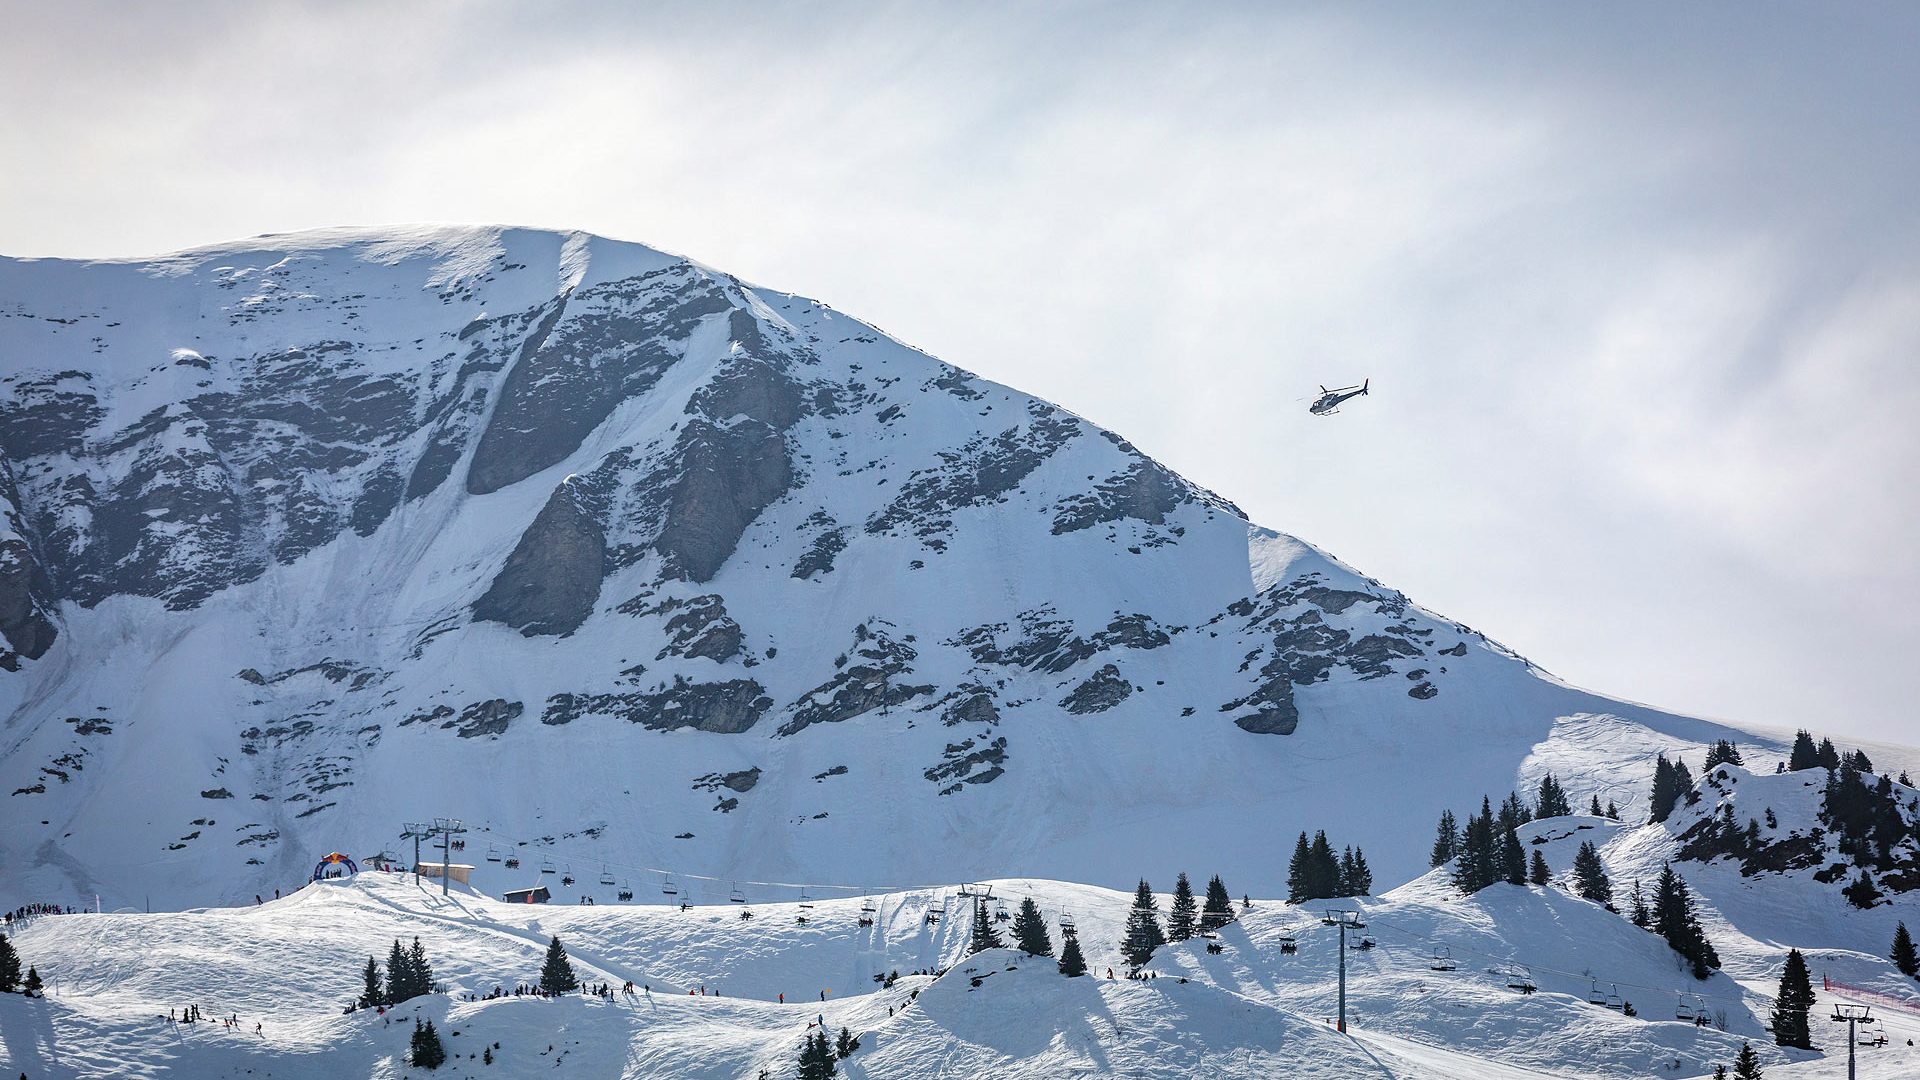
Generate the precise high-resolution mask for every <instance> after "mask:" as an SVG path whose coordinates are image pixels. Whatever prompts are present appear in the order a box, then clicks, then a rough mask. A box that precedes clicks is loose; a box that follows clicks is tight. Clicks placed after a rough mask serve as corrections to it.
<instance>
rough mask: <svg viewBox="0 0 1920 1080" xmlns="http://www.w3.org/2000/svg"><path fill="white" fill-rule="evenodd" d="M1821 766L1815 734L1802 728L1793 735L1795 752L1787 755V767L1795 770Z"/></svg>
mask: <svg viewBox="0 0 1920 1080" xmlns="http://www.w3.org/2000/svg"><path fill="white" fill-rule="evenodd" d="M1819 767H1820V751H1818V750H1816V749H1814V746H1813V736H1812V735H1810V734H1808V733H1807V729H1806V728H1801V729H1800V730H1799V731H1797V732H1795V733H1794V736H1793V752H1792V753H1791V754H1789V755H1787V768H1788V769H1791V770H1792V771H1794V772H1799V771H1800V770H1801V769H1817V768H1819Z"/></svg>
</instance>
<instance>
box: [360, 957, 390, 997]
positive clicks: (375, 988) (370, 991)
mask: <svg viewBox="0 0 1920 1080" xmlns="http://www.w3.org/2000/svg"><path fill="white" fill-rule="evenodd" d="M362 975H363V977H364V979H365V985H366V988H365V989H363V990H361V991H360V1007H361V1008H363V1009H371V1008H373V1007H374V1006H376V1005H385V1004H386V1003H387V996H386V990H385V989H384V988H382V987H381V985H380V965H379V963H378V962H376V961H375V960H374V958H373V957H371V956H369V957H367V967H366V970H365V971H364V972H362Z"/></svg>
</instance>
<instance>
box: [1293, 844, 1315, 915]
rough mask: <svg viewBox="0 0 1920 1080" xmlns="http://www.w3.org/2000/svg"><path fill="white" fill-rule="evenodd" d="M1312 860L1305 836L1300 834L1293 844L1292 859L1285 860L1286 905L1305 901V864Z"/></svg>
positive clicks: (1306, 874)
mask: <svg viewBox="0 0 1920 1080" xmlns="http://www.w3.org/2000/svg"><path fill="white" fill-rule="evenodd" d="M1312 859H1313V853H1312V851H1311V850H1310V849H1309V848H1308V846H1307V834H1306V832H1305V831H1302V832H1301V833H1300V839H1298V840H1295V841H1294V842H1293V857H1292V858H1291V859H1288V860H1287V903H1289V904H1299V903H1303V902H1305V901H1306V899H1307V887H1308V882H1307V879H1308V875H1309V874H1310V871H1309V870H1308V869H1307V864H1308V863H1309V862H1311V861H1312Z"/></svg>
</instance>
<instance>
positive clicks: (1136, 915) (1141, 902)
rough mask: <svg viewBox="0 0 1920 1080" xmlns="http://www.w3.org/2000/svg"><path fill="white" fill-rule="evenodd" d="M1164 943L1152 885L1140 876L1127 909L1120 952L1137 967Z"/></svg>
mask: <svg viewBox="0 0 1920 1080" xmlns="http://www.w3.org/2000/svg"><path fill="white" fill-rule="evenodd" d="M1166 943H1167V937H1166V935H1165V934H1163V933H1161V932H1160V905H1159V903H1158V902H1157V901H1155V900H1154V898H1153V887H1152V886H1150V885H1148V884H1147V880H1146V879H1145V878H1141V879H1140V887H1139V888H1137V889H1135V890H1134V892H1133V907H1132V908H1130V909H1128V911H1127V933H1126V938H1125V940H1123V941H1122V942H1121V943H1120V952H1121V953H1122V954H1123V955H1125V956H1126V958H1127V963H1128V964H1131V965H1132V966H1134V967H1139V966H1140V965H1141V964H1144V963H1146V962H1147V961H1148V960H1151V959H1153V950H1155V949H1157V948H1159V947H1160V946H1162V945H1165V944H1166Z"/></svg>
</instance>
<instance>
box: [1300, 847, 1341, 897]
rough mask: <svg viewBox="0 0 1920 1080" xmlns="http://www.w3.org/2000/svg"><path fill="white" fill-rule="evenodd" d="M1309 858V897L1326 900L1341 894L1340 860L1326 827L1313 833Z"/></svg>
mask: <svg viewBox="0 0 1920 1080" xmlns="http://www.w3.org/2000/svg"><path fill="white" fill-rule="evenodd" d="M1308 852H1309V858H1308V860H1307V899H1309V900H1324V899H1326V898H1327V897H1330V896H1339V895H1340V860H1339V859H1338V858H1337V857H1335V855H1334V854H1333V845H1332V844H1330V843H1328V842H1327V832H1326V830H1325V829H1320V830H1317V831H1316V832H1315V833H1314V834H1313V843H1312V844H1311V845H1310V846H1309V847H1308Z"/></svg>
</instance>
